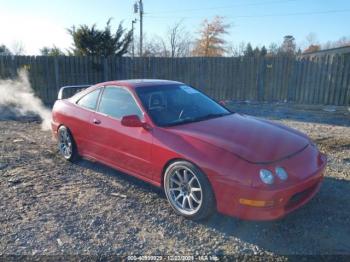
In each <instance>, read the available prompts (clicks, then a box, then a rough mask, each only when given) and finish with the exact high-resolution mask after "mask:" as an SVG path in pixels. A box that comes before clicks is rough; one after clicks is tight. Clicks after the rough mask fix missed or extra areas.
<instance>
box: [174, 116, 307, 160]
mask: <svg viewBox="0 0 350 262" xmlns="http://www.w3.org/2000/svg"><path fill="white" fill-rule="evenodd" d="M171 130H172V131H173V132H175V133H177V134H178V135H182V136H187V137H189V138H191V139H199V140H202V141H203V142H206V143H209V144H211V145H213V146H217V147H220V148H222V149H224V150H227V151H229V152H231V153H233V154H235V155H236V156H238V157H240V158H242V159H244V160H246V161H248V162H251V163H255V164H269V163H273V162H276V161H279V160H282V159H285V158H288V157H291V156H293V155H295V154H297V153H298V152H301V151H302V150H304V149H305V148H306V147H307V146H308V144H309V140H308V138H307V137H306V136H305V135H302V134H301V133H299V132H298V131H295V130H293V129H290V128H288V127H285V126H283V125H279V124H274V123H272V122H269V121H266V120H262V119H257V118H254V117H251V116H246V115H241V114H237V113H235V114H231V115H227V116H223V117H219V118H213V119H209V120H205V121H200V122H194V123H189V124H184V125H179V126H176V127H172V128H171Z"/></svg>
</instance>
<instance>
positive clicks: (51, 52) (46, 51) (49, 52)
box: [40, 45, 65, 56]
mask: <svg viewBox="0 0 350 262" xmlns="http://www.w3.org/2000/svg"><path fill="white" fill-rule="evenodd" d="M40 53H41V55H44V56H64V55H65V54H64V52H63V51H62V50H61V49H59V48H58V47H57V46H55V45H54V46H53V47H52V48H50V47H47V46H44V47H43V48H41V49H40Z"/></svg>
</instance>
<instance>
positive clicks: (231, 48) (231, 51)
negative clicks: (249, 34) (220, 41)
mask: <svg viewBox="0 0 350 262" xmlns="http://www.w3.org/2000/svg"><path fill="white" fill-rule="evenodd" d="M245 49H246V43H245V42H240V43H239V44H238V45H234V44H230V45H228V46H227V47H226V55H227V56H234V57H238V56H243V55H244V50H245Z"/></svg>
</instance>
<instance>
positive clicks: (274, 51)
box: [269, 43, 279, 55]
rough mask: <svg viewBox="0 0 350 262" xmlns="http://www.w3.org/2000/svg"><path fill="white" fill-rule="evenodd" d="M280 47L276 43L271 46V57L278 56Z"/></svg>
mask: <svg viewBox="0 0 350 262" xmlns="http://www.w3.org/2000/svg"><path fill="white" fill-rule="evenodd" d="M278 50H279V48H278V45H277V44H276V43H271V44H270V45H269V55H277V54H278Z"/></svg>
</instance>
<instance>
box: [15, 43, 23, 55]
mask: <svg viewBox="0 0 350 262" xmlns="http://www.w3.org/2000/svg"><path fill="white" fill-rule="evenodd" d="M24 52H25V48H24V45H23V43H22V42H21V41H15V42H14V43H13V44H12V53H13V54H14V55H23V54H24Z"/></svg>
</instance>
